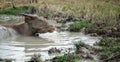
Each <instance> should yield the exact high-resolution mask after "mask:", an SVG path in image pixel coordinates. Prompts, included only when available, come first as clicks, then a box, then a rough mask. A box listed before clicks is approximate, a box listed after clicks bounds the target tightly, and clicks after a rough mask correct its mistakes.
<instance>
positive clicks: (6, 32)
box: [0, 26, 17, 40]
mask: <svg viewBox="0 0 120 62" xmlns="http://www.w3.org/2000/svg"><path fill="white" fill-rule="evenodd" d="M16 35H17V32H16V31H15V30H13V29H12V28H6V27H4V26H0V40H5V39H6V40H8V39H14V38H15V37H16Z"/></svg>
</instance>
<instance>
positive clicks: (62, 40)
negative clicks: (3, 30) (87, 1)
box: [0, 29, 98, 62]
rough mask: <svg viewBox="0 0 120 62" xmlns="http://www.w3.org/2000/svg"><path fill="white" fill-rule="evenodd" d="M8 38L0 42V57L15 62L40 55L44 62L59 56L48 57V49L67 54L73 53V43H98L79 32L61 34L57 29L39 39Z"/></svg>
mask: <svg viewBox="0 0 120 62" xmlns="http://www.w3.org/2000/svg"><path fill="white" fill-rule="evenodd" d="M12 34H15V33H12ZM15 35H16V34H15ZM2 36H4V35H2ZM2 36H1V37H2ZM9 37H10V38H9V39H2V40H0V57H1V58H10V59H13V61H15V62H25V61H26V60H29V59H30V57H31V56H32V55H34V54H40V55H41V59H42V60H43V61H44V60H46V59H50V58H52V57H55V56H56V55H61V54H52V55H49V54H48V50H49V49H50V48H54V47H56V48H57V49H61V50H62V53H67V52H68V51H67V50H68V49H69V48H71V52H74V49H75V48H74V46H73V43H74V42H75V41H82V42H84V43H86V44H89V45H91V46H92V45H93V44H94V43H95V42H96V41H98V39H97V38H96V37H90V36H89V35H84V34H83V33H81V32H80V33H73V32H66V31H62V32H61V31H58V30H57V29H56V31H55V32H53V33H45V34H39V37H32V36H18V35H16V36H13V37H12V38H11V36H9Z"/></svg>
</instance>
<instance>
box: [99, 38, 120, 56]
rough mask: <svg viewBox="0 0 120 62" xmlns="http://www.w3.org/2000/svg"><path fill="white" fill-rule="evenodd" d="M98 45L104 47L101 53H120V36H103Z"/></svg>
mask: <svg viewBox="0 0 120 62" xmlns="http://www.w3.org/2000/svg"><path fill="white" fill-rule="evenodd" d="M98 45H99V46H100V47H102V50H101V52H100V53H102V54H103V55H105V56H107V57H110V56H111V55H114V54H120V38H112V37H110V38H109V37H103V38H102V39H101V41H100V42H99V43H98Z"/></svg>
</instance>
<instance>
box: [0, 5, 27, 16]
mask: <svg viewBox="0 0 120 62" xmlns="http://www.w3.org/2000/svg"><path fill="white" fill-rule="evenodd" d="M28 9H29V7H28V6H23V7H17V8H9V9H6V10H1V11H0V15H3V14H7V15H15V14H20V13H26V12H28Z"/></svg>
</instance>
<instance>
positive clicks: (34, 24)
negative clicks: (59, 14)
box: [2, 15, 55, 36]
mask: <svg viewBox="0 0 120 62" xmlns="http://www.w3.org/2000/svg"><path fill="white" fill-rule="evenodd" d="M23 16H25V23H23V24H20V25H2V26H4V27H7V28H11V29H13V30H15V31H16V32H17V33H19V34H21V35H28V36H33V35H35V34H36V33H46V32H53V31H54V30H55V27H54V26H52V25H49V24H48V23H47V22H46V20H45V19H44V18H39V17H38V16H33V15H23Z"/></svg>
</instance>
